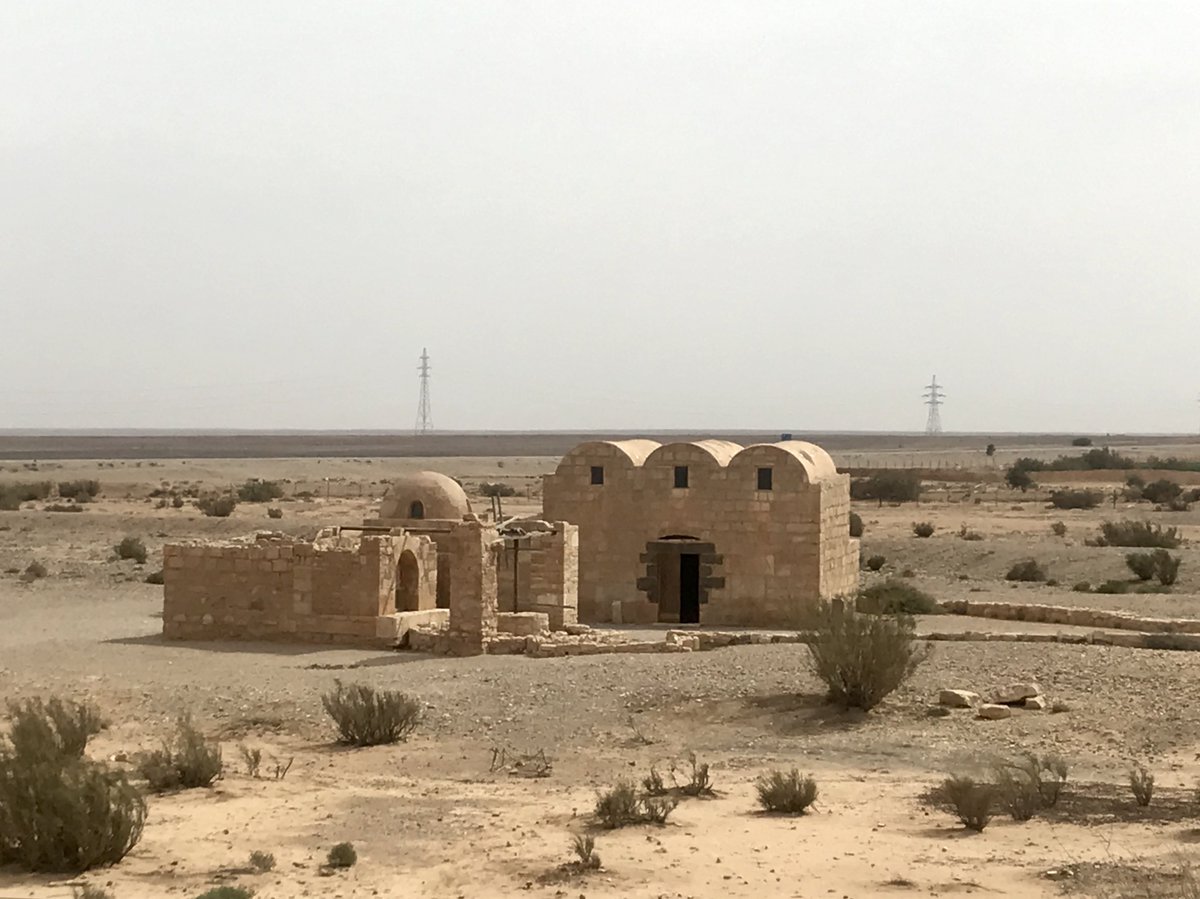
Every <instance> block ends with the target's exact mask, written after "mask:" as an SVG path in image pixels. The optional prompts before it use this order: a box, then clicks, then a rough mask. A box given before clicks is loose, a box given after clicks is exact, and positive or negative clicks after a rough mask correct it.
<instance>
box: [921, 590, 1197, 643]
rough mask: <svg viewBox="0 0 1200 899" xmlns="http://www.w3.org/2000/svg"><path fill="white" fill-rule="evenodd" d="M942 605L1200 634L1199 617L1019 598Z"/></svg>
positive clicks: (1002, 615) (968, 611) (973, 612)
mask: <svg viewBox="0 0 1200 899" xmlns="http://www.w3.org/2000/svg"><path fill="white" fill-rule="evenodd" d="M938 605H940V606H941V608H942V611H943V612H946V613H947V614H949V615H970V616H972V617H975V618H996V619H1001V620H1004V621H1036V622H1042V623H1045V624H1069V625H1074V626H1076V627H1097V628H1108V629H1112V630H1130V631H1144V632H1147V633H1161V634H1200V620H1198V619H1195V618H1139V617H1138V616H1136V615H1130V614H1129V613H1127V612H1113V611H1108V610H1105V609H1082V608H1078V607H1074V606H1044V605H1030V604H1026V603H1015V602H975V601H973V600H969V599H950V600H943V601H942V602H940V603H939V604H938Z"/></svg>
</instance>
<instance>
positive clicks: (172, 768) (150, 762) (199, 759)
mask: <svg viewBox="0 0 1200 899" xmlns="http://www.w3.org/2000/svg"><path fill="white" fill-rule="evenodd" d="M223 768H224V763H223V762H222V760H221V745H220V744H219V743H216V742H213V743H209V742H208V741H206V740H205V739H204V735H203V734H202V733H200V731H198V730H197V729H196V727H195V726H194V725H193V724H192V721H191V718H189V717H187V716H186V715H185V716H184V717H182V718H180V719H179V721H178V723H177V725H176V730H175V735H174V738H173V739H172V740H170V741H169V742H166V743H164V744H163V747H162V749H156V750H154V751H153V752H149V753H147V754H146V755H145V756H144V757H143V758H142V759H141V761H140V763H139V764H138V771H139V773H140V774H141V775H142V777H144V778H146V782H147V783H148V784H149V785H150V789H151V790H153V791H154V792H155V793H164V792H166V791H167V790H188V789H193V788H195V787H208V786H212V783H213V781H215V780H216V779H217V778H218V777H220V775H221V771H222V770H223Z"/></svg>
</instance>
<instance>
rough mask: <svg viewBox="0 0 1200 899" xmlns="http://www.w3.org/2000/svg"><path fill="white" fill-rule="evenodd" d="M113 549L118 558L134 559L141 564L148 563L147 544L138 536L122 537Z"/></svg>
mask: <svg viewBox="0 0 1200 899" xmlns="http://www.w3.org/2000/svg"><path fill="white" fill-rule="evenodd" d="M113 550H114V551H115V552H116V554H117V558H118V559H133V561H135V562H137V563H138V564H139V565H144V564H145V563H146V544H145V543H143V542H142V541H141V540H140V539H138V538H137V537H122V538H121V542H120V543H118V544H117V545H116V546H115V547H113Z"/></svg>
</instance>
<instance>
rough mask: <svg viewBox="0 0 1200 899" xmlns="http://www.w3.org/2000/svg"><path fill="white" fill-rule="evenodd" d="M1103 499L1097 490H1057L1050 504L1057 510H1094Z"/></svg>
mask: <svg viewBox="0 0 1200 899" xmlns="http://www.w3.org/2000/svg"><path fill="white" fill-rule="evenodd" d="M1103 498H1104V497H1103V496H1102V495H1101V494H1099V493H1097V492H1096V491H1095V490H1055V491H1054V492H1053V493H1051V494H1050V504H1051V505H1053V506H1054V508H1056V509H1094V508H1096V506H1098V505H1100V500H1102V499H1103Z"/></svg>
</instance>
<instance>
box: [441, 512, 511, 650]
mask: <svg viewBox="0 0 1200 899" xmlns="http://www.w3.org/2000/svg"><path fill="white" fill-rule="evenodd" d="M440 546H442V547H443V550H445V549H447V548H448V549H449V556H450V578H451V581H452V583H453V585H454V586H453V589H452V590H451V592H450V633H449V645H450V651H451V652H452V653H453V654H454V655H479V654H480V653H482V652H484V646H485V644H486V642H487V640H488V639H490V638H491V637H493V636H495V634H496V614H497V612H498V608H497V606H498V599H497V586H496V561H497V557H498V556H499V554H500V552H501V550H502V543H501V541H500V538H499V534H497V532H496V530H495V528H491V527H486V526H484V525H483V524H481V523H480V522H478V521H464V522H462V523H461V524H458V525H456V526H455V527H454V528H453V529H452V530H451V531H450V533H449V535H448V536H447V538H446V539H445V540H443V541H442V543H441V544H440Z"/></svg>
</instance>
